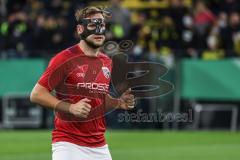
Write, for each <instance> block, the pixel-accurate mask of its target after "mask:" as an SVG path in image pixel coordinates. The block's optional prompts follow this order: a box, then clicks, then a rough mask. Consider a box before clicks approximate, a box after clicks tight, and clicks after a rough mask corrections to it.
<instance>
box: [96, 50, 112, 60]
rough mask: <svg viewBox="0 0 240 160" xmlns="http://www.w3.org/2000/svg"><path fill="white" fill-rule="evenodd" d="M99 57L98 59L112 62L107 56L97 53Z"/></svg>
mask: <svg viewBox="0 0 240 160" xmlns="http://www.w3.org/2000/svg"><path fill="white" fill-rule="evenodd" d="M99 57H100V58H101V59H104V60H106V61H112V59H111V58H110V57H109V56H108V55H107V54H105V53H104V52H100V53H99Z"/></svg>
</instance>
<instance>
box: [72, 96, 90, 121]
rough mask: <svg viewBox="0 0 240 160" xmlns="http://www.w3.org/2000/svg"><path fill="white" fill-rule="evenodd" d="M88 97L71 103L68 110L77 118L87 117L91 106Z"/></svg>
mask: <svg viewBox="0 0 240 160" xmlns="http://www.w3.org/2000/svg"><path fill="white" fill-rule="evenodd" d="M89 102H91V100H90V99H87V98H84V99H81V100H80V101H79V102H77V103H75V104H71V105H70V107H69V112H70V113H71V114H73V115H74V116H76V117H78V118H87V117H88V115H89V113H90V111H91V108H92V106H91V105H90V104H89Z"/></svg>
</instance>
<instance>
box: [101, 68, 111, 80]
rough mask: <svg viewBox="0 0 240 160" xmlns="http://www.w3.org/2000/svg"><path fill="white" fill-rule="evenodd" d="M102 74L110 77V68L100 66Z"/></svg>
mask: <svg viewBox="0 0 240 160" xmlns="http://www.w3.org/2000/svg"><path fill="white" fill-rule="evenodd" d="M102 71H103V75H104V76H105V77H106V78H107V79H109V78H110V70H109V69H108V68H107V67H102Z"/></svg>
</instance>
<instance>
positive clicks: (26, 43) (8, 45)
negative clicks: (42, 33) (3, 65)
mask: <svg viewBox="0 0 240 160" xmlns="http://www.w3.org/2000/svg"><path fill="white" fill-rule="evenodd" d="M0 26H1V35H0V37H2V38H1V39H4V40H3V41H2V43H1V48H2V49H3V50H4V52H2V57H5V58H8V57H26V56H27V55H28V53H27V50H28V49H29V47H30V44H31V34H30V32H31V27H30V24H29V23H28V17H27V15H26V13H24V12H22V11H18V12H14V13H12V14H10V15H9V16H8V19H7V21H2V23H1V24H0Z"/></svg>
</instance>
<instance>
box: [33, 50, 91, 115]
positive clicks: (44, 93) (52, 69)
mask: <svg viewBox="0 0 240 160" xmlns="http://www.w3.org/2000/svg"><path fill="white" fill-rule="evenodd" d="M65 54H67V53H65V52H63V53H60V54H58V55H57V56H55V57H54V58H53V59H52V60H51V61H50V63H49V65H48V67H47V69H46V71H45V72H44V73H43V75H42V76H41V78H40V79H39V81H38V83H37V84H36V85H35V86H34V88H33V90H32V92H31V95H30V100H31V102H33V103H37V104H39V105H41V106H45V107H48V108H51V109H53V110H57V111H63V112H67V113H71V114H73V115H75V116H77V117H79V118H87V116H88V114H89V112H90V110H91V105H90V104H88V103H89V102H90V100H89V99H86V98H85V99H82V100H80V101H79V102H77V103H75V104H70V103H68V102H65V101H62V100H59V99H58V98H57V97H55V96H54V95H52V94H51V91H52V90H54V88H55V87H56V86H57V85H58V84H59V83H61V82H62V80H63V79H64V78H65V77H64V76H65V74H64V72H65V71H64V69H65V67H64V65H63V64H64V61H65V59H66V58H65V57H66V55H65Z"/></svg>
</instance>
